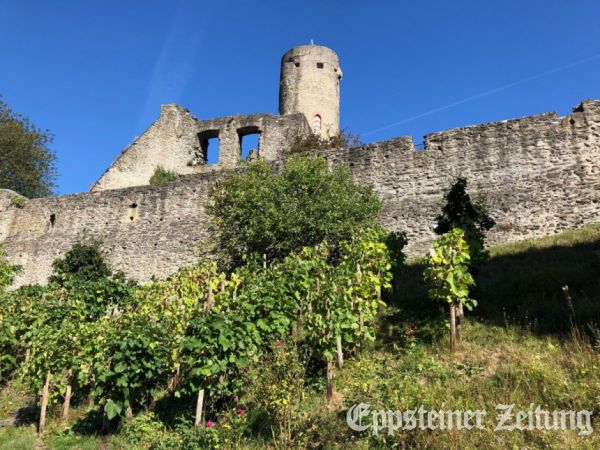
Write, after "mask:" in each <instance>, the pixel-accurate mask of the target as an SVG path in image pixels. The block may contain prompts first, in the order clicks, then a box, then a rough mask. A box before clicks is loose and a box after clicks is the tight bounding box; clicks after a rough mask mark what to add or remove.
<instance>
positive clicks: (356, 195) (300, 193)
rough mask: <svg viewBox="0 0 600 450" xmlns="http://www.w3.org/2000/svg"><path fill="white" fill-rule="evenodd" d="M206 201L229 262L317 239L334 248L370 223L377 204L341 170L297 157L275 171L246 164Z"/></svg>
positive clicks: (318, 160) (367, 190)
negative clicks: (242, 169)
mask: <svg viewBox="0 0 600 450" xmlns="http://www.w3.org/2000/svg"><path fill="white" fill-rule="evenodd" d="M212 199H213V203H212V205H211V206H210V207H209V208H208V212H209V214H210V215H211V216H212V218H213V220H214V223H215V225H216V227H217V229H218V230H219V238H220V250H219V251H220V252H221V256H222V257H223V259H224V260H227V261H228V262H230V263H231V264H232V265H233V266H237V265H240V264H241V263H242V262H243V260H244V257H245V256H247V255H251V254H254V253H256V254H259V255H262V254H265V255H266V256H267V258H268V260H271V259H273V258H280V257H283V256H285V255H287V254H288V253H289V252H291V251H299V250H300V249H301V248H303V247H305V246H313V245H317V244H319V243H321V242H322V241H327V242H328V243H329V244H330V245H331V246H332V247H333V248H334V249H335V248H337V247H338V246H339V243H340V242H341V241H343V240H348V239H350V238H351V237H352V236H353V235H354V234H355V233H357V232H358V231H359V230H360V229H362V228H365V227H367V226H371V225H374V224H375V221H376V218H377V213H378V211H379V208H380V202H379V200H378V199H377V197H376V195H375V194H374V192H373V191H372V189H371V188H369V187H362V186H358V185H355V184H354V183H353V182H352V181H351V179H350V176H349V173H348V171H347V170H345V169H343V168H341V167H334V168H333V169H332V170H329V169H328V167H327V162H326V161H325V160H324V159H322V158H316V157H315V158H305V157H300V156H294V157H291V158H290V159H289V160H288V162H287V163H286V165H285V167H284V168H283V170H282V171H281V172H280V173H277V172H275V170H274V169H273V168H272V167H271V166H270V165H269V164H268V163H266V162H264V161H261V160H259V161H256V162H252V163H250V164H248V167H247V170H246V172H245V173H243V174H237V173H233V174H230V175H229V176H228V177H227V178H226V179H225V180H224V181H222V182H221V183H219V184H218V185H217V187H216V188H215V190H214V191H213V193H212Z"/></svg>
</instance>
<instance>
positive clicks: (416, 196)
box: [326, 100, 600, 256]
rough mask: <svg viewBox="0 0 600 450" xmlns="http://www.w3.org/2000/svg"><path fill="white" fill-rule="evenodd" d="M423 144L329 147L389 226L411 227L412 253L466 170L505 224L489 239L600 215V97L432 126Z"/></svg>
mask: <svg viewBox="0 0 600 450" xmlns="http://www.w3.org/2000/svg"><path fill="white" fill-rule="evenodd" d="M425 147H426V149H425V150H424V151H415V150H414V148H413V145H412V140H411V139H410V138H398V139H394V140H391V141H387V142H379V143H375V144H371V145H367V146H365V147H361V148H357V149H350V150H348V149H346V150H331V151H328V152H326V154H327V157H328V159H329V160H330V161H331V163H335V164H343V165H346V166H348V167H349V168H350V170H351V172H352V176H353V178H354V179H355V181H357V182H359V183H367V184H372V185H373V186H374V187H375V190H376V191H377V192H378V194H379V195H380V197H381V199H382V200H383V203H384V207H383V211H382V213H381V221H382V223H383V225H384V226H385V227H386V228H388V229H390V230H397V231H406V232H407V234H408V238H409V246H408V252H409V254H410V255H413V256H415V255H421V254H423V252H425V251H426V249H427V248H428V247H429V246H430V244H431V241H432V240H433V238H434V237H435V236H434V234H433V232H432V230H433V228H434V227H435V217H436V215H437V214H439V212H440V210H441V207H442V205H443V201H442V191H443V189H445V188H447V187H448V186H449V184H450V183H451V181H452V180H453V179H454V178H455V177H456V176H458V175H463V176H466V177H467V178H468V180H469V189H470V192H472V193H473V194H474V195H473V196H474V197H477V196H483V197H484V198H485V199H486V200H487V203H488V205H489V207H490V210H491V214H492V216H493V217H494V218H495V219H496V220H497V222H498V226H497V227H495V228H494V229H493V231H491V232H490V235H489V238H490V239H489V241H490V242H491V243H496V242H510V241H516V240H521V239H527V238H533V237H541V236H546V235H551V234H553V233H557V232H560V231H564V230H568V229H574V228H578V227H581V226H582V225H585V224H588V223H593V222H599V221H600V101H591V100H590V101H586V102H583V103H582V104H581V105H580V106H579V107H577V108H575V110H574V112H573V113H572V114H571V115H569V116H566V117H562V118H561V117H558V116H557V115H556V114H554V113H550V114H543V115H538V116H530V117H525V118H522V119H516V120H507V121H502V122H495V123H489V124H483V125H477V126H472V127H466V128H458V129H453V130H448V131H445V132H441V133H434V134H430V135H427V136H426V137H425Z"/></svg>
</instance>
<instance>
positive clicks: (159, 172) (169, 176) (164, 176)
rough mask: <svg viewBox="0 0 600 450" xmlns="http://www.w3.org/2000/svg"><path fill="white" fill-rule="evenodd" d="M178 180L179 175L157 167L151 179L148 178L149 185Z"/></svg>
mask: <svg viewBox="0 0 600 450" xmlns="http://www.w3.org/2000/svg"><path fill="white" fill-rule="evenodd" d="M178 179H179V175H178V174H177V173H176V172H173V171H172V170H166V169H163V168H162V167H161V166H158V167H157V168H156V170H155V171H154V174H153V175H152V177H150V181H149V183H150V184H165V183H172V182H174V181H177V180H178Z"/></svg>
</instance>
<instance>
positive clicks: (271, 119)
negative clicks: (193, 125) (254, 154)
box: [198, 114, 310, 167]
mask: <svg viewBox="0 0 600 450" xmlns="http://www.w3.org/2000/svg"><path fill="white" fill-rule="evenodd" d="M249 134H259V135H260V136H259V141H258V149H256V150H258V153H259V155H260V156H261V157H262V158H264V159H265V160H267V161H275V160H276V159H277V158H279V157H280V155H281V154H282V153H284V152H285V151H286V150H288V149H289V148H290V145H291V143H292V142H293V141H294V139H296V138H297V137H302V136H307V135H309V134H310V128H309V126H308V122H307V121H306V117H304V115H303V114H289V115H285V116H273V115H271V114H251V115H246V116H228V117H219V118H217V119H210V120H203V121H201V122H199V123H198V137H199V141H200V148H201V151H202V152H203V153H204V154H206V151H207V150H208V145H207V140H208V139H210V138H217V137H218V138H219V162H218V164H219V165H220V166H222V167H235V166H237V165H238V164H239V163H240V162H241V161H242V148H241V142H242V139H243V137H244V136H246V135H249Z"/></svg>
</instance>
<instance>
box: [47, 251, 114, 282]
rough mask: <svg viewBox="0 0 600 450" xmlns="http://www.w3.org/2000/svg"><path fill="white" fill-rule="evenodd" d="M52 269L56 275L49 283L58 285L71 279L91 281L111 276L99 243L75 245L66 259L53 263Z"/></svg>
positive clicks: (66, 255)
mask: <svg viewBox="0 0 600 450" xmlns="http://www.w3.org/2000/svg"><path fill="white" fill-rule="evenodd" d="M52 269H53V271H54V274H53V275H52V276H51V277H50V278H49V281H50V282H51V283H58V284H61V283H63V282H64V281H65V279H66V278H71V277H72V278H76V279H78V280H82V281H90V280H99V279H101V278H105V277H108V276H109V275H110V274H111V270H110V268H109V267H108V264H106V261H105V257H104V254H103V253H102V250H101V249H100V243H99V242H92V243H90V244H81V243H78V244H75V245H74V246H73V247H72V248H71V249H70V250H69V251H68V252H67V253H66V254H65V256H64V257H62V258H59V259H56V260H55V261H54V262H53V263H52Z"/></svg>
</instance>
